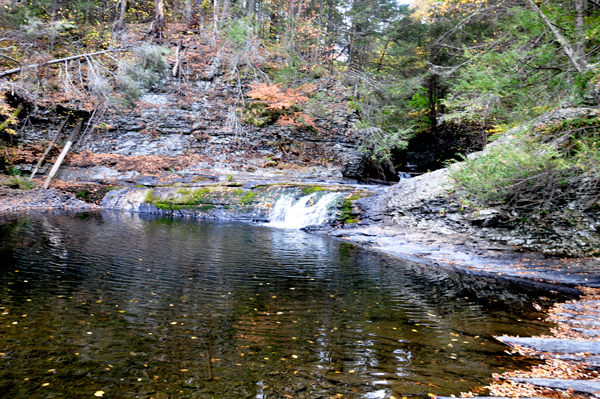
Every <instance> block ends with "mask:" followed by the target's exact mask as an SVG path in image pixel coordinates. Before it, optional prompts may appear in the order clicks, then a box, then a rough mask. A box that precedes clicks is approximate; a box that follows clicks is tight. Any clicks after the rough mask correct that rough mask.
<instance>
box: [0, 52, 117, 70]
mask: <svg viewBox="0 0 600 399" xmlns="http://www.w3.org/2000/svg"><path fill="white" fill-rule="evenodd" d="M123 50H124V49H123V48H121V47H118V48H113V49H108V50H104V51H96V52H95V53H86V54H78V55H72V56H70V57H65V58H58V59H55V60H50V61H46V62H40V63H39V64H31V65H25V66H20V67H18V68H13V69H9V70H8V71H4V72H0V78H3V77H5V76H9V75H13V74H15V73H18V72H22V71H24V70H26V69H32V68H39V67H41V66H45V65H52V64H58V63H61V62H65V61H71V60H76V59H79V58H85V57H93V56H95V55H101V54H107V53H112V52H114V51H123Z"/></svg>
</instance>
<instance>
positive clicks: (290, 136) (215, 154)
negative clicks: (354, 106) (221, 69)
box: [23, 77, 364, 178]
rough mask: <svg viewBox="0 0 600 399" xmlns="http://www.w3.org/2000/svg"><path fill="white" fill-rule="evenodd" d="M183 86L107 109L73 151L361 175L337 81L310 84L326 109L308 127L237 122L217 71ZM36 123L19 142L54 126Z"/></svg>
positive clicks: (44, 135) (45, 134)
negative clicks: (183, 90) (181, 90)
mask: <svg viewBox="0 0 600 399" xmlns="http://www.w3.org/2000/svg"><path fill="white" fill-rule="evenodd" d="M189 85H193V87H192V88H191V89H189V88H188V94H186V95H185V96H184V95H182V96H179V97H178V95H177V91H176V90H175V85H174V84H172V85H171V86H170V87H169V88H168V89H167V88H165V90H163V91H162V92H161V91H157V92H154V93H151V94H146V95H144V96H143V97H142V98H141V100H140V101H139V102H138V106H137V107H136V108H135V109H133V110H129V111H122V112H120V113H116V112H115V113H112V114H107V116H106V117H105V118H104V123H102V124H101V125H100V126H99V129H96V130H95V131H94V133H93V134H88V135H87V136H85V137H84V138H83V139H82V142H80V143H79V144H77V145H76V147H75V151H80V150H90V151H92V152H93V153H114V154H122V155H161V156H178V155H182V154H199V155H203V156H207V157H210V158H211V159H212V160H214V162H222V163H229V164H232V165H235V166H237V167H239V168H242V167H243V168H248V167H261V166H267V167H269V166H270V167H277V166H278V165H280V164H286V165H296V166H300V167H302V166H305V167H312V166H317V167H326V168H328V169H330V170H331V171H332V176H338V177H342V174H343V175H344V176H345V177H350V178H360V177H361V173H362V167H363V164H364V160H363V156H362V155H361V154H360V153H359V152H358V150H357V148H358V146H359V142H358V133H357V132H356V130H355V129H354V123H355V122H356V120H357V115H356V114H355V112H353V111H351V110H349V109H348V108H347V106H346V98H345V94H344V92H345V91H344V89H343V87H342V86H341V85H340V84H339V82H336V81H335V80H333V79H320V80H319V81H318V82H316V84H315V86H316V87H318V89H317V90H316V94H317V95H318V94H319V93H321V92H322V93H323V94H327V97H328V100H327V109H321V110H319V109H317V111H315V112H314V114H313V115H314V116H313V121H312V122H313V126H308V127H305V126H295V125H286V124H280V123H277V122H275V123H272V124H266V125H264V126H261V127H258V126H255V125H253V124H251V123H245V124H241V123H240V121H239V120H237V119H235V118H234V115H235V113H234V110H235V107H237V106H240V105H241V103H240V104H237V105H236V103H235V101H234V100H232V99H235V98H237V96H238V94H237V88H236V86H235V85H233V84H231V83H229V82H227V81H224V80H222V79H221V78H220V77H216V78H214V79H213V80H210V81H205V80H199V81H196V82H193V83H189ZM245 89H246V90H248V88H247V87H246V88H245ZM190 92H192V93H193V94H190ZM246 100H248V99H246ZM317 108H318V107H317ZM39 122H40V123H37V124H36V125H35V126H31V127H30V128H26V129H24V133H23V140H24V141H26V142H30V143H35V142H38V141H39V140H40V139H43V140H49V139H50V138H51V137H52V135H53V134H54V132H55V129H56V126H54V125H52V124H51V123H50V121H49V120H48V121H45V122H44V121H42V120H40V121H39ZM44 127H45V128H44Z"/></svg>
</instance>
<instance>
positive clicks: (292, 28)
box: [288, 0, 296, 48]
mask: <svg viewBox="0 0 600 399" xmlns="http://www.w3.org/2000/svg"><path fill="white" fill-rule="evenodd" d="M295 8H296V7H295V4H294V0H290V6H289V10H288V18H289V27H288V30H289V32H288V33H289V42H288V46H289V47H290V48H294V31H295V29H296V28H295V26H294V22H295V18H294V9H295Z"/></svg>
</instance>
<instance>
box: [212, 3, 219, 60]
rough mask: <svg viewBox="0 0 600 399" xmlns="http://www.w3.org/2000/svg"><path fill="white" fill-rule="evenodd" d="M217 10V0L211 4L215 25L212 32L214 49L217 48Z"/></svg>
mask: <svg viewBox="0 0 600 399" xmlns="http://www.w3.org/2000/svg"><path fill="white" fill-rule="evenodd" d="M218 9H219V0H214V3H213V18H214V23H215V28H214V32H213V40H214V42H215V48H216V47H217V33H218V30H219V17H218V15H219V13H218Z"/></svg>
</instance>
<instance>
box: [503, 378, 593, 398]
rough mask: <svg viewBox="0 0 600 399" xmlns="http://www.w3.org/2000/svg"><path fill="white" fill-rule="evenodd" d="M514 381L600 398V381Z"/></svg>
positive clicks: (516, 379)
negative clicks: (570, 390)
mask: <svg viewBox="0 0 600 399" xmlns="http://www.w3.org/2000/svg"><path fill="white" fill-rule="evenodd" d="M510 379H511V380H512V381H516V382H522V383H526V384H531V385H535V386H538V387H546V388H552V389H564V390H569V389H573V390H574V391H575V392H581V393H587V394H593V395H594V396H596V397H600V394H598V392H600V381H587V380H560V379H551V378H510Z"/></svg>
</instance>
